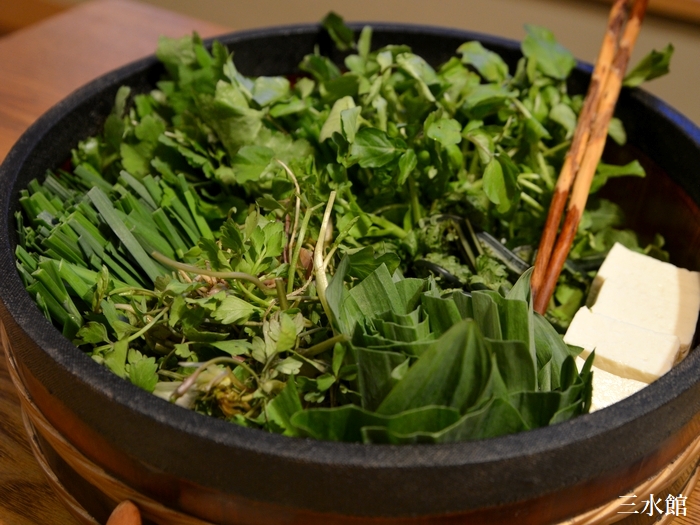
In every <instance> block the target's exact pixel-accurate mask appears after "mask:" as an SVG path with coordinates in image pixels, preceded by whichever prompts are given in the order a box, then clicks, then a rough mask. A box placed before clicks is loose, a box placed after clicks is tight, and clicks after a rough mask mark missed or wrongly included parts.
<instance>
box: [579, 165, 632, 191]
mask: <svg viewBox="0 0 700 525" xmlns="http://www.w3.org/2000/svg"><path fill="white" fill-rule="evenodd" d="M627 176H632V177H645V176H646V171H645V170H644V167H643V166H642V165H641V164H640V163H639V161H638V160H633V161H632V162H630V163H629V164H625V165H624V166H614V165H612V164H604V163H602V162H601V163H599V164H598V168H597V169H596V173H595V175H594V177H593V182H592V183H591V189H590V193H595V192H597V191H598V190H599V189H600V188H602V187H603V186H604V185H605V183H607V182H608V179H611V178H614V177H627Z"/></svg>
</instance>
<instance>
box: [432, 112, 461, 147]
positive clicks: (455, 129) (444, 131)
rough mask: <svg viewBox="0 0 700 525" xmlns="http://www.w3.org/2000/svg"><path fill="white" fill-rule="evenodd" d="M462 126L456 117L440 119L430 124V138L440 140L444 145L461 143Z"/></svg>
mask: <svg viewBox="0 0 700 525" xmlns="http://www.w3.org/2000/svg"><path fill="white" fill-rule="evenodd" d="M461 133H462V126H461V124H460V123H459V122H457V121H456V120H455V119H452V118H451V119H445V118H442V119H439V120H436V121H435V122H433V123H431V124H430V126H428V130H427V133H426V134H427V135H428V137H429V138H431V139H433V140H436V141H438V142H439V143H440V144H442V145H443V146H449V145H450V144H459V143H460V142H461V141H462V135H461Z"/></svg>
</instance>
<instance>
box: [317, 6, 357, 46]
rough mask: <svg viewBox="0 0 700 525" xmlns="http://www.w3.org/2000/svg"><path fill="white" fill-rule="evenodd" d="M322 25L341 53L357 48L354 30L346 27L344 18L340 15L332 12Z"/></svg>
mask: <svg viewBox="0 0 700 525" xmlns="http://www.w3.org/2000/svg"><path fill="white" fill-rule="evenodd" d="M321 25H322V26H323V28H324V29H325V30H326V31H328V34H329V35H330V36H331V38H332V39H333V42H335V45H336V47H337V48H338V49H339V50H340V51H347V50H348V49H352V48H354V47H355V35H354V34H353V32H352V29H350V28H349V27H348V26H346V25H345V22H343V17H341V16H340V15H338V14H336V13H334V12H333V11H331V12H330V13H328V14H327V15H326V17H325V18H324V19H323V20H322V21H321Z"/></svg>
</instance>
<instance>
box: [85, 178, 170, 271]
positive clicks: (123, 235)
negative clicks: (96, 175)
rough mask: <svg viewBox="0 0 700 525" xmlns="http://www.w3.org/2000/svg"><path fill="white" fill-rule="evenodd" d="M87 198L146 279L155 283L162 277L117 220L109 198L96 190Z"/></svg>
mask: <svg viewBox="0 0 700 525" xmlns="http://www.w3.org/2000/svg"><path fill="white" fill-rule="evenodd" d="M88 197H89V198H90V200H91V201H92V203H93V204H94V205H95V208H97V211H99V212H100V214H101V215H102V218H103V219H104V220H105V222H106V223H107V224H108V225H109V227H110V228H111V229H112V231H113V232H114V234H115V235H116V236H117V237H118V238H119V240H120V241H121V242H122V243H124V246H126V249H127V250H129V252H130V253H131V255H132V256H133V257H134V259H136V262H137V263H138V264H139V265H140V266H141V268H143V270H144V271H145V272H146V274H147V275H148V277H149V278H150V279H151V280H152V281H155V280H156V279H157V278H158V277H160V276H161V275H164V273H165V271H163V270H162V267H160V266H159V265H157V264H156V263H155V261H153V259H151V258H150V257H149V256H148V254H147V253H146V252H145V251H144V249H143V248H142V247H141V245H140V244H139V243H138V241H137V240H136V239H135V238H134V236H133V234H132V233H131V232H130V231H129V229H128V228H127V227H126V226H125V225H124V223H123V222H122V221H121V220H120V219H119V216H118V215H117V212H116V210H115V209H114V206H112V203H111V202H110V200H109V197H107V195H105V194H104V192H103V191H102V190H101V189H100V188H98V187H95V188H92V189H91V190H90V191H89V192H88Z"/></svg>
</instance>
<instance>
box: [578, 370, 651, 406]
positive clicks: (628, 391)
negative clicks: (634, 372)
mask: <svg viewBox="0 0 700 525" xmlns="http://www.w3.org/2000/svg"><path fill="white" fill-rule="evenodd" d="M596 361H597V356H596V359H595V360H594V361H593V367H592V368H591V371H592V372H593V396H592V399H591V410H590V411H591V412H595V411H596V410H600V409H601V408H605V407H607V406H610V405H612V404H613V403H617V402H618V401H622V400H623V399H625V398H626V397H629V396H631V395H632V394H634V393H635V392H638V391H639V390H641V389H642V388H644V387H645V386H647V384H646V383H643V382H641V381H637V380H635V379H627V378H624V377H619V376H616V375H615V374H610V373H609V372H606V371H605V370H603V369H602V368H598V367H597V366H595V365H596ZM584 362H585V361H584V360H583V359H581V358H580V357H577V358H576V366H578V369H579V370H581V369H582V368H583V364H584Z"/></svg>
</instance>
